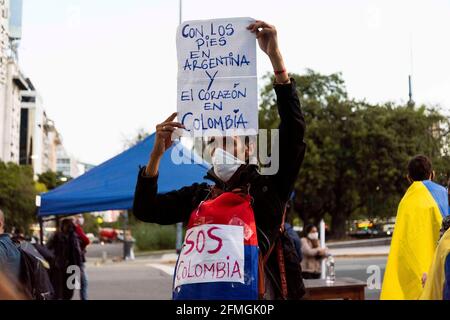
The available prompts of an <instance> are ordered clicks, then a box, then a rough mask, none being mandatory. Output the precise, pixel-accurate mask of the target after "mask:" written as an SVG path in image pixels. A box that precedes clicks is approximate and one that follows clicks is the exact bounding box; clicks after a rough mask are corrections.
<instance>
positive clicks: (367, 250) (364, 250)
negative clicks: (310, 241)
mask: <svg viewBox="0 0 450 320" xmlns="http://www.w3.org/2000/svg"><path fill="white" fill-rule="evenodd" d="M389 249H390V246H374V247H360V248H358V247H356V248H336V249H330V252H331V254H332V255H333V256H335V257H342V258H352V257H353V258H363V257H384V256H388V255H389Z"/></svg>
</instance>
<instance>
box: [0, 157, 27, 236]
mask: <svg viewBox="0 0 450 320" xmlns="http://www.w3.org/2000/svg"><path fill="white" fill-rule="evenodd" d="M35 198H36V189H35V183H34V180H33V170H32V168H31V167H30V166H19V165H17V164H14V163H4V162H1V161H0V208H1V209H2V211H3V212H4V213H5V220H6V227H7V230H10V229H11V228H12V227H14V226H20V227H21V228H23V229H24V230H26V231H27V230H28V227H29V225H30V224H31V223H33V222H34V221H35V210H36V209H35Z"/></svg>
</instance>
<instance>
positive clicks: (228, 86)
mask: <svg viewBox="0 0 450 320" xmlns="http://www.w3.org/2000/svg"><path fill="white" fill-rule="evenodd" d="M252 22H254V19H251V18H230V19H215V20H197V21H186V22H184V23H182V24H181V25H180V26H179V27H178V32H177V53H178V92H177V108H178V119H179V120H180V122H181V123H183V124H184V125H185V126H186V129H187V131H185V134H186V135H193V134H194V135H203V136H211V135H217V133H218V132H219V133H220V134H225V135H251V134H256V131H257V130H258V97H257V76H256V38H255V35H254V34H253V33H251V32H250V31H249V30H247V26H248V25H249V24H251V23H252Z"/></svg>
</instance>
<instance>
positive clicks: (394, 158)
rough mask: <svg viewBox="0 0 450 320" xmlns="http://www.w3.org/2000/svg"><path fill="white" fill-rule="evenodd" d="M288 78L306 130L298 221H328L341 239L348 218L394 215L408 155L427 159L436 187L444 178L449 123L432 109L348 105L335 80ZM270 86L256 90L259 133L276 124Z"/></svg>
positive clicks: (449, 162) (310, 75) (448, 168)
mask: <svg viewBox="0 0 450 320" xmlns="http://www.w3.org/2000/svg"><path fill="white" fill-rule="evenodd" d="M266 78H267V79H269V78H268V77H266ZM293 78H294V79H295V81H296V83H297V90H298V93H299V97H300V100H301V102H302V108H303V112H304V115H305V120H306V125H307V128H306V136H305V141H306V144H307V151H306V156H305V160H304V163H303V166H302V169H301V171H300V175H299V177H298V180H297V184H296V191H297V197H296V201H295V204H294V207H295V210H296V211H297V212H298V214H299V215H300V217H301V218H302V220H303V221H305V222H314V223H317V222H318V221H319V220H320V219H322V218H323V217H325V216H326V215H328V216H330V217H331V228H332V232H333V234H334V236H335V237H342V236H344V234H345V223H346V220H347V219H349V218H350V217H352V216H353V217H361V216H364V217H387V216H393V215H395V213H396V209H397V205H398V202H399V200H400V199H401V197H402V195H403V193H404V192H405V190H406V189H407V187H408V183H407V180H406V179H405V176H406V166H407V163H408V161H409V159H410V158H411V157H413V156H414V155H416V154H425V155H427V156H429V157H430V158H431V159H432V161H433V164H434V169H435V171H436V174H437V180H438V181H439V182H441V183H444V182H445V180H447V179H448V178H449V177H450V154H449V150H448V146H449V140H448V136H447V137H446V136H445V132H446V131H448V128H449V120H448V119H446V118H445V117H444V116H443V115H442V114H440V113H439V111H438V110H435V109H429V108H426V107H425V106H420V107H414V106H397V105H394V104H392V103H386V104H382V105H370V104H368V103H366V102H364V101H355V100H353V99H349V98H348V95H347V92H346V89H345V86H344V81H343V80H342V78H341V75H340V74H332V75H329V76H325V75H320V74H317V73H315V72H313V71H311V70H308V72H307V73H306V74H305V75H301V76H300V75H293ZM271 80H272V79H270V80H269V83H268V84H267V85H266V86H265V88H264V89H263V90H262V100H261V101H262V103H261V109H260V113H259V121H260V127H261V128H275V127H276V126H277V125H278V121H279V120H278V112H277V109H276V101H275V95H274V92H273V90H272V83H271V82H272V81H271Z"/></svg>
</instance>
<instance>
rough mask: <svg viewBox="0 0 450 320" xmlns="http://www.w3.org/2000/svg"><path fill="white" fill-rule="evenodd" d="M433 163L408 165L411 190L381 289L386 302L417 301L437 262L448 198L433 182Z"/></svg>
mask: <svg viewBox="0 0 450 320" xmlns="http://www.w3.org/2000/svg"><path fill="white" fill-rule="evenodd" d="M433 178H434V171H433V168H432V164H431V161H430V159H428V158H427V157H426V156H423V155H418V156H415V157H414V158H412V159H411V160H410V161H409V163H408V176H407V179H408V181H409V182H410V184H411V185H410V187H409V188H408V190H407V191H406V193H405V195H404V196H403V198H402V200H401V201H400V204H399V206H398V212H397V217H396V221H395V232H394V235H393V237H392V241H391V247H390V251H389V257H388V261H387V264H386V271H385V274H384V279H383V286H382V289H381V299H382V300H417V299H418V298H419V297H420V295H421V294H422V291H423V286H422V284H423V282H424V279H425V277H426V273H427V272H428V271H429V269H430V267H431V263H432V262H433V255H434V252H435V250H436V246H437V243H438V240H439V229H440V227H441V224H442V219H443V217H445V216H447V215H448V194H447V190H445V188H444V187H443V186H441V185H439V184H437V183H434V182H433V181H432V180H433Z"/></svg>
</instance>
